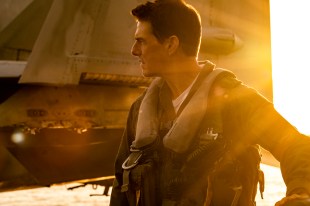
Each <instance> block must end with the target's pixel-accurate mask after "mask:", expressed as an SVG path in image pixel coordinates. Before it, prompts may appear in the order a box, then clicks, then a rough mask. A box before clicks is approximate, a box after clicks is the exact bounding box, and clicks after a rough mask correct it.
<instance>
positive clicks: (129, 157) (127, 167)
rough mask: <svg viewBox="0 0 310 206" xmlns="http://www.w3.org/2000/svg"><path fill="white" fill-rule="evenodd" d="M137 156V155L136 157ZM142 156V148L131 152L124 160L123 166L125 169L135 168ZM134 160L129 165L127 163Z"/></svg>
mask: <svg viewBox="0 0 310 206" xmlns="http://www.w3.org/2000/svg"><path fill="white" fill-rule="evenodd" d="M136 155H137V156H136ZM135 156H136V157H135ZM141 157H142V151H140V150H139V152H134V153H131V154H130V155H129V156H128V157H127V159H126V160H125V161H124V163H123V164H122V168H123V169H124V170H129V169H132V168H134V167H135V166H136V165H137V164H138V163H139V160H140V159H141ZM132 160H134V161H133V163H132V164H129V165H128V166H127V163H128V162H129V161H131V162H132ZM129 163H130V162H129Z"/></svg>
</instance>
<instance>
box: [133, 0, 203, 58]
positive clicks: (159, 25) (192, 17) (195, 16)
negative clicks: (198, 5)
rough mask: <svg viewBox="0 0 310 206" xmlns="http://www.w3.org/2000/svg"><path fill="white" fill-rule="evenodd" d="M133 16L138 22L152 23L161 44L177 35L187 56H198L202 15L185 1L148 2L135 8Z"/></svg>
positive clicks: (158, 0)
mask: <svg viewBox="0 0 310 206" xmlns="http://www.w3.org/2000/svg"><path fill="white" fill-rule="evenodd" d="M131 14H132V15H133V16H134V17H136V18H137V20H138V21H146V22H150V24H151V26H152V32H153V34H154V36H155V37H156V38H157V39H158V40H159V42H163V41H164V40H165V39H166V38H169V37H170V36H172V35H175V36H177V37H178V38H179V41H180V45H181V47H182V49H183V51H184V53H185V54H186V55H188V56H196V55H197V53H198V50H199V47H200V41H201V40H200V39H201V21H200V15H199V13H198V12H197V11H196V10H195V9H194V7H192V6H191V5H189V4H186V3H185V2H184V1H183V0H161V1H160V0H156V1H155V2H149V1H148V2H146V3H145V4H141V5H139V6H137V7H136V8H134V9H133V10H132V11H131Z"/></svg>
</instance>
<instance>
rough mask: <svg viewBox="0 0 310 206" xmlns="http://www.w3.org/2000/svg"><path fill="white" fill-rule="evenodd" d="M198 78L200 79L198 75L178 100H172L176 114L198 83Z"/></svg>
mask: <svg viewBox="0 0 310 206" xmlns="http://www.w3.org/2000/svg"><path fill="white" fill-rule="evenodd" d="M197 77H198V75H197V76H196V78H195V79H194V81H193V82H192V83H191V84H190V85H189V87H187V89H185V90H184V92H183V93H182V94H180V95H179V96H178V97H177V98H176V99H174V100H172V104H173V107H174V111H175V113H177V112H178V110H179V108H180V106H181V104H182V102H183V101H184V100H185V99H186V97H187V95H188V93H189V91H190V90H191V88H192V86H193V84H194V82H195V81H196V79H197Z"/></svg>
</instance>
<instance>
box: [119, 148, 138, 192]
mask: <svg viewBox="0 0 310 206" xmlns="http://www.w3.org/2000/svg"><path fill="white" fill-rule="evenodd" d="M141 157H142V151H141V150H131V153H130V155H129V156H128V157H127V159H126V160H125V162H124V163H123V165H122V168H123V170H124V171H123V185H122V188H121V192H127V191H128V189H129V182H130V180H129V176H130V171H131V169H133V168H134V167H135V166H137V164H138V163H139V160H140V158H141Z"/></svg>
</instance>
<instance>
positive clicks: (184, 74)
mask: <svg viewBox="0 0 310 206" xmlns="http://www.w3.org/2000/svg"><path fill="white" fill-rule="evenodd" d="M174 67H175V70H173V71H175V72H172V73H170V74H167V75H165V76H163V79H164V80H165V81H166V82H167V84H168V87H169V88H170V90H171V94H172V99H176V98H177V97H178V96H179V95H180V94H182V93H183V91H185V90H186V89H187V88H188V87H189V86H190V85H191V84H192V83H193V81H194V80H195V78H196V77H197V75H198V74H199V72H200V71H201V67H200V66H199V65H198V63H197V62H196V61H189V62H180V63H179V64H176V65H174Z"/></svg>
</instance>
